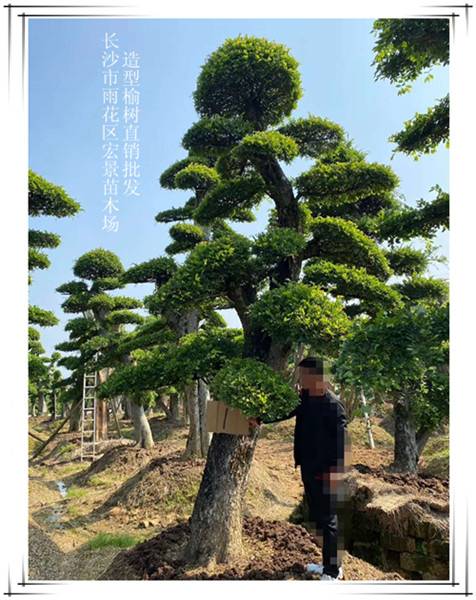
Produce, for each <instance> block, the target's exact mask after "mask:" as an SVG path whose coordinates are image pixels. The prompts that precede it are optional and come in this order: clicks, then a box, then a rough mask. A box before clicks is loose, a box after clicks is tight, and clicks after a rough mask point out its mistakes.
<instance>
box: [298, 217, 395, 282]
mask: <svg viewBox="0 0 476 600" xmlns="http://www.w3.org/2000/svg"><path fill="white" fill-rule="evenodd" d="M311 229H312V233H313V239H312V240H311V241H310V242H309V244H308V246H307V248H306V251H305V256H306V257H307V258H310V257H319V258H323V259H326V260H330V261H334V262H336V263H340V264H349V265H353V266H356V267H364V268H365V269H366V270H367V271H368V272H369V273H370V274H372V275H375V276H376V277H378V278H380V279H387V278H388V277H389V276H390V275H391V272H392V271H391V269H390V266H389V264H388V261H387V259H386V258H385V254H384V253H383V251H382V250H381V249H380V248H379V247H378V246H377V244H376V243H375V242H374V241H373V240H372V239H371V238H369V237H368V236H367V235H365V234H364V233H363V232H362V231H360V229H359V228H358V227H357V226H356V225H354V224H353V223H351V222H350V221H347V220H345V219H340V218H337V217H317V218H316V219H314V220H313V222H312V225H311Z"/></svg>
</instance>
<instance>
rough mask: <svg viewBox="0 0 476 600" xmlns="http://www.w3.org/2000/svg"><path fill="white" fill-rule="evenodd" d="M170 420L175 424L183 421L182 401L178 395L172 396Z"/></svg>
mask: <svg viewBox="0 0 476 600" xmlns="http://www.w3.org/2000/svg"><path fill="white" fill-rule="evenodd" d="M170 418H171V419H172V421H173V422H174V423H180V421H182V420H183V419H182V417H181V416H180V401H179V396H178V394H177V393H174V394H170Z"/></svg>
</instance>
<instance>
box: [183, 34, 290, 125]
mask: <svg viewBox="0 0 476 600" xmlns="http://www.w3.org/2000/svg"><path fill="white" fill-rule="evenodd" d="M301 94H302V92H301V79H300V74H299V70H298V63H297V61H296V60H295V59H294V58H293V57H292V56H291V55H290V54H289V51H288V49H287V48H286V47H285V46H283V45H282V44H277V43H275V42H270V41H268V40H266V39H264V38H256V37H250V36H240V37H237V38H234V39H228V40H226V41H225V42H224V43H223V44H222V45H221V46H220V47H219V48H218V49H217V50H215V52H213V53H212V54H211V55H210V56H209V58H208V60H207V62H206V63H205V64H204V65H203V67H202V70H201V72H200V75H199V77H198V80H197V87H196V90H195V92H194V94H193V97H194V101H195V108H196V110H197V112H198V113H199V114H201V115H203V116H213V115H222V116H224V117H242V118H244V119H246V120H247V121H249V122H251V123H254V124H255V126H256V127H257V128H264V127H266V126H267V125H273V124H275V123H278V122H279V121H281V119H283V117H286V116H288V115H289V114H290V113H291V111H292V110H293V109H294V108H295V107H296V104H297V100H298V99H299V98H300V97H301Z"/></svg>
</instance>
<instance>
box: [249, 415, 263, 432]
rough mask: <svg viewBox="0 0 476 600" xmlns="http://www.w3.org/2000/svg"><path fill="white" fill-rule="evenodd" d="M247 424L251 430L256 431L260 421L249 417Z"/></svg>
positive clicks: (257, 418)
mask: <svg viewBox="0 0 476 600" xmlns="http://www.w3.org/2000/svg"><path fill="white" fill-rule="evenodd" d="M248 424H249V426H250V427H251V428H252V429H256V428H257V427H259V426H260V425H261V419H260V418H259V417H250V418H249V419H248Z"/></svg>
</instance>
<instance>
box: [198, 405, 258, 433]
mask: <svg viewBox="0 0 476 600" xmlns="http://www.w3.org/2000/svg"><path fill="white" fill-rule="evenodd" d="M207 431H209V432H213V433H230V434H232V435H249V433H250V427H249V424H248V418H247V417H245V415H244V414H243V413H242V412H241V410H239V409H238V408H232V407H231V406H228V405H227V404H225V403H223V402H220V401H217V400H209V401H208V402H207Z"/></svg>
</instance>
